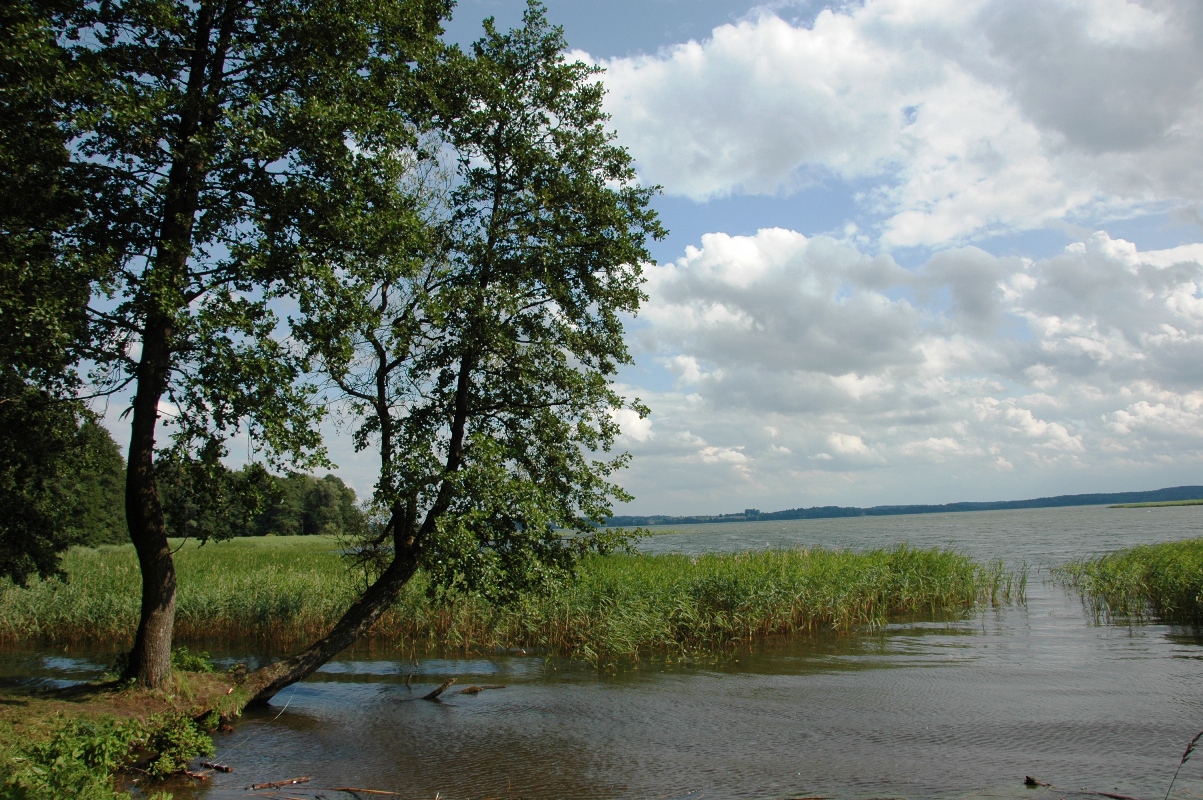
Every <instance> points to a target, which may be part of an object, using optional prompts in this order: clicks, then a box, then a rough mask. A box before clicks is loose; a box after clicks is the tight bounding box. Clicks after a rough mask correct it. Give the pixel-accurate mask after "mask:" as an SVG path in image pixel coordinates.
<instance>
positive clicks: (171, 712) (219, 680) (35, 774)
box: [0, 656, 230, 800]
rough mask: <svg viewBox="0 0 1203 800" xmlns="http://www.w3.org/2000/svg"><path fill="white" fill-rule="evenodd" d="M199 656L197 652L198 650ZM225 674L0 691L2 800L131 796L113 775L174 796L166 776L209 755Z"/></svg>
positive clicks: (150, 792) (144, 791) (150, 793)
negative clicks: (162, 682) (154, 687)
mask: <svg viewBox="0 0 1203 800" xmlns="http://www.w3.org/2000/svg"><path fill="white" fill-rule="evenodd" d="M194 657H195V656H194ZM229 684H230V680H229V677H228V676H225V675H218V674H213V673H198V674H193V673H183V672H177V673H176V674H175V689H174V690H173V691H172V692H159V691H144V690H140V689H136V688H133V687H131V686H128V685H123V684H120V683H118V682H115V681H110V682H108V683H103V684H88V685H83V686H77V687H72V688H71V689H66V690H52V691H44V690H43V691H21V690H9V691H6V692H4V693H2V694H0V799H3V800H18V799H19V800H34V798H38V800H42V799H43V798H46V799H52V798H73V800H116V799H117V798H121V799H122V800H126V799H127V798H129V797H130V795H129V794H128V793H127V792H125V791H122V790H121V789H120V788H119V787H118V786H117V784H116V783H115V781H114V779H115V778H116V777H124V778H126V779H128V780H130V781H133V782H134V783H135V785H137V786H138V787H139V789H140V791H141V795H142V796H143V797H159V798H165V797H169V796H170V795H167V794H166V793H163V792H161V791H157V790H158V789H161V785H160V784H161V781H162V780H163V779H165V778H169V777H171V776H174V775H178V774H180V773H182V772H183V771H184V770H186V769H187V767H188V764H189V762H190V761H192V760H194V759H196V758H200V757H204V756H208V755H212V753H213V741H212V739H211V738H210V737H209V735H208V732H207V731H208V730H209V729H211V728H212V727H215V726H216V725H217V723H218V719H219V717H218V715H217V714H216V713H212V714H209V715H208V716H207V717H206V718H204V719H202V720H201V721H200V722H198V721H196V719H195V717H197V716H199V715H200V714H201V713H202V712H203V711H206V710H208V709H211V708H213V707H214V706H215V705H219V701H220V700H222V699H224V698H225V697H227V691H228V689H229V688H230V686H229Z"/></svg>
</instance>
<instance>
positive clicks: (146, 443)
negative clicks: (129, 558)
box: [124, 320, 176, 689]
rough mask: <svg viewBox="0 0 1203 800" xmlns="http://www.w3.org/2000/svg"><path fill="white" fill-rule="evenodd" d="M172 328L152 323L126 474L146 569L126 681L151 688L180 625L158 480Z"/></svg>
mask: <svg viewBox="0 0 1203 800" xmlns="http://www.w3.org/2000/svg"><path fill="white" fill-rule="evenodd" d="M169 336H170V326H169V325H168V324H167V323H165V322H163V321H161V320H160V321H159V322H158V324H154V325H152V324H151V323H150V322H148V323H147V326H146V329H145V335H144V336H143V341H142V358H141V360H140V362H139V364H138V391H137V393H136V394H135V395H134V415H133V422H132V424H131V426H130V428H131V431H130V446H129V462H128V465H127V468H126V472H125V516H126V520H127V522H128V525H129V533H130V538H131V539H132V540H133V542H134V550H135V551H136V552H137V554H138V566H139V568H140V569H141V571H142V614H141V617H140V619H139V620H138V634H137V637H136V638H135V639H134V649H133V650H131V651H130V656H129V663H128V664H127V666H126V670H125V676H124V677H126V678H133V679H135V680H136V681H137V682H138V684H139V685H140V686H145V687H147V688H150V689H163V688H166V687H167V686H168V685H169V684H170V682H171V630H172V626H173V625H174V623H175V588H176V583H175V564H174V563H173V561H172V558H171V547H170V545H169V544H168V542H167V526H166V523H165V521H164V519H163V506H162V504H161V503H160V502H159V487H158V485H157V483H156V482H155V472H154V468H155V465H154V453H155V426H156V423H157V422H158V415H159V398H160V397H162V396H163V391H164V388H165V387H166V385H167V363H168V358H169V354H168V344H167V341H168V338H169Z"/></svg>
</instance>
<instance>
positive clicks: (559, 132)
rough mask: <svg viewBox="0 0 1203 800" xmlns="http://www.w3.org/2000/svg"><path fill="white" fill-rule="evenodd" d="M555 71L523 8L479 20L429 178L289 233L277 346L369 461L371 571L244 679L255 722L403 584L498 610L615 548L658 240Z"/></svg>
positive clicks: (565, 76)
mask: <svg viewBox="0 0 1203 800" xmlns="http://www.w3.org/2000/svg"><path fill="white" fill-rule="evenodd" d="M564 50H565V44H564V40H563V36H562V33H561V31H560V29H558V28H554V27H551V26H550V25H549V24H548V22H547V20H546V18H545V15H544V12H543V10H542V8H541V6H539V5H538V4H536V3H534V2H531V3H530V4H529V6H528V9H527V12H526V16H525V22H524V25H523V26H522V27H521V28H520V29H517V30H514V31H511V32H508V33H499V32H498V31H497V30H496V29H495V28H494V26H493V23H492V21H491V20H487V21H486V22H485V35H484V37H483V38H482V39H481V41H479V42H478V43H477V44H476V45H475V46H474V48H473V52H472V53H471V54H470V55H460V54H458V53H456V54H454V55H453V56H452V57H449V58H448V59H446V60H445V61H444V62H443V63H442V65H441V67H440V71H439V73H438V74H437V75H433V76H432V81H433V82H434V85H435V86H436V87H441V88H440V91H439V95H440V97H442V98H443V102H442V104H441V105H440V113H441V115H442V116H441V118H440V121H439V125H438V126H437V127H438V131H439V135H440V136H441V139H440V140H439V141H435V142H428V147H427V148H426V149H427V150H428V151H429V152H430V158H429V159H425V160H418V161H415V162H412V163H411V166H410V169H409V170H407V171H406V173H405V174H404V175H399V176H397V177H396V180H395V181H394V182H393V183H391V184H389V183H382V184H376V185H375V186H374V188H373V189H371V191H373V192H376V193H377V194H376V196H375V197H373V198H372V202H371V203H363V204H361V205H360V206H359V207H360V208H365V207H369V206H370V207H371V208H372V209H373V212H372V214H371V215H370V216H368V217H363V216H350V215H342V216H339V215H338V214H337V210H336V209H333V208H327V209H325V210H324V211H323V213H322V214H321V215H320V217H321V220H322V224H321V225H317V226H315V227H314V228H312V229H310V230H308V231H307V234H306V237H305V241H304V246H305V249H306V250H307V252H309V254H310V258H309V259H308V261H307V264H308V268H309V270H310V271H309V274H308V276H307V278H308V280H307V282H306V290H303V291H301V292H300V293H299V297H300V300H301V312H302V313H301V315H300V317H299V319H298V325H297V328H296V335H297V337H298V339H299V340H300V341H302V342H304V343H305V345H306V346H307V347H308V351H309V355H310V356H311V357H312V358H313V359H314V363H315V364H316V365H317V366H319V367H320V370H321V372H322V373H323V374H324V375H325V376H326V377H327V378H328V380H329V390H330V391H331V392H332V393H333V394H334V395H337V396H338V397H339V398H340V399H341V401H342V402H343V404H344V405H345V407H346V409H347V410H348V411H349V412H351V413H352V414H354V416H355V418H356V419H357V420H358V429H357V430H356V434H355V435H356V445H357V447H359V448H361V449H362V448H367V447H374V448H376V449H377V451H378V453H379V456H380V479H379V482H378V484H377V487H376V499H377V501H378V502H379V503H380V505H381V507H383V508H384V509H386V513H385V518H386V520H387V522H386V524H384V525H382V526H381V527H380V529H379V530H378V532H377V536H376V538H375V540H374V541H373V542H371V543H369V544H371V545H377V546H378V548H377V552H379V553H381V554H382V555H383V563H381V564H380V565H379V571H378V573H377V575H376V578H375V580H374V582H373V583H371V585H370V586H369V587H368V588H367V589H366V591H364V592H363V594H362V595H361V596H360V597H359V598H358V599H357V600H356V601H355V602H354V603H353V604H352V605H351V607H350V608H349V609H348V610H347V611H346V613H345V614H344V615H343V617H342V618H341V619H340V620H339V621H338V622H337V623H336V624H335V625H334V626H333V627H332V628H331V630H330V631H329V632H328V633H327V635H326V636H324V637H323V638H322V639H320V640H319V641H317V642H316V643H314V644H313V645H312V646H310V647H308V648H307V649H305V650H303V651H302V652H300V653H298V654H296V655H294V656H292V657H290V658H287V659H284V660H282V661H279V662H277V663H275V664H271V665H268V666H266V667H264V668H262V669H260V670H258V671H257V672H255V673H252V674H251V675H249V676H248V677H247V681H246V684H245V686H244V691H245V692H246V696H247V697H248V699H250V700H252V701H257V702H264V701H266V700H268V699H270V698H271V697H272V696H273V695H274V694H275V693H276V692H278V691H279V690H280V689H281V688H283V687H285V686H288V685H289V684H291V683H293V682H295V681H298V680H300V679H302V678H304V677H305V676H307V675H309V674H311V673H312V672H313V671H314V670H316V669H317V668H318V667H319V666H320V665H321V664H322V663H324V662H325V661H327V660H328V659H330V658H331V657H333V656H334V655H335V654H337V653H338V652H339V651H341V650H342V649H344V648H345V647H347V646H348V645H350V644H351V643H352V642H353V641H354V640H355V639H356V638H357V637H358V636H360V635H361V634H363V633H364V632H365V631H367V630H368V628H369V627H370V626H371V625H372V624H373V623H374V622H375V621H376V620H377V619H378V618H379V617H380V616H381V614H383V613H384V612H385V611H386V610H387V609H388V608H389V606H390V605H391V604H392V603H393V601H394V600H395V599H396V597H397V596H398V594H399V593H400V591H401V589H402V588H403V587H404V586H405V584H406V582H408V581H409V580H410V578H412V577H413V576H414V574H415V572H416V571H417V570H418V569H419V568H425V569H426V570H427V571H428V572H429V573H430V575H431V578H432V580H434V581H435V582H436V584H438V585H442V586H445V587H450V588H456V587H458V588H463V589H468V590H474V591H480V592H482V593H484V594H486V595H487V596H490V597H494V598H497V599H505V598H507V597H512V596H513V595H514V594H515V593H517V592H520V591H523V590H527V589H530V588H533V587H538V586H540V585H543V584H546V583H548V582H549V581H553V580H555V579H557V578H561V577H563V576H565V575H566V573H568V572H570V571H571V569H572V568H573V566H574V564H575V563H576V560H577V559H578V558H579V557H580V556H581V555H582V554H584V553H585V552H588V551H590V550H602V551H604V550H606V549H608V548H610V547H611V546H613V545H614V544H616V543H618V542H620V541H623V539H622V537H621V536H616V535H614V534H611V533H607V532H605V531H602V530H599V529H597V528H596V527H595V526H596V524H597V523H598V522H600V521H602V520H604V519H605V518H606V517H607V516H608V515H609V511H610V508H611V505H610V504H611V502H612V500H613V499H615V498H626V497H627V495H626V493H625V492H624V491H623V490H622V489H621V487H619V486H618V485H616V484H615V483H614V482H613V481H612V475H613V472H614V471H615V470H616V469H618V468H620V467H621V466H622V464H623V463H624V462H625V457H623V456H618V457H609V456H606V455H605V454H606V452H607V451H609V450H610V447H611V445H612V444H613V442H614V438H615V436H616V434H617V432H618V431H617V427H616V426H615V424H614V415H613V412H614V411H615V410H616V409H618V408H621V407H623V406H624V404H626V401H625V400H624V398H622V397H621V396H619V395H618V394H617V393H616V391H615V389H614V386H613V385H612V378H613V376H614V373H615V370H616V368H617V366H618V365H619V364H621V363H625V362H627V361H628V360H629V356H628V354H627V349H626V346H625V343H624V339H623V325H622V315H624V314H633V313H635V312H636V311H637V309H638V306H639V303H640V301H641V299H642V297H643V295H642V293H641V288H640V287H641V283H642V276H641V264H642V263H643V262H645V261H647V260H648V258H649V255H648V252H647V250H646V248H645V243H646V241H647V239H648V237H649V236H655V237H658V236H660V235H662V233H663V232H662V229H661V228H660V226H659V224H658V223H657V221H656V216H655V214H654V212H652V211H651V210H650V209H649V207H648V206H649V201H650V199H651V196H652V193H653V190H651V189H647V188H642V187H640V186H638V185H637V184H636V182H635V175H634V171H633V169H632V162H631V158H630V156H629V155H628V154H627V152H626V151H625V150H624V149H622V148H621V147H619V146H617V145H616V144H615V143H614V141H613V135H612V134H611V133H610V132H609V131H608V130H607V128H606V121H607V117H606V116H605V114H604V113H603V112H602V110H601V101H602V96H603V91H604V90H603V88H602V85H601V83H600V82H599V81H598V80H597V72H598V70H597V68H595V67H592V66H589V65H586V64H583V63H579V62H570V61H568V60H567V59H566V58H565V56H564ZM419 156H420V154H419ZM440 165H441V166H440ZM444 169H445V173H444ZM631 405H632V406H633V407H634V408H636V409H638V410H639V411H640V412H641V413H646V410H645V409H644V408H643V407H642V406H641V405H640V404H639V403H638V402H637V401H636V402H634V403H632V404H631Z"/></svg>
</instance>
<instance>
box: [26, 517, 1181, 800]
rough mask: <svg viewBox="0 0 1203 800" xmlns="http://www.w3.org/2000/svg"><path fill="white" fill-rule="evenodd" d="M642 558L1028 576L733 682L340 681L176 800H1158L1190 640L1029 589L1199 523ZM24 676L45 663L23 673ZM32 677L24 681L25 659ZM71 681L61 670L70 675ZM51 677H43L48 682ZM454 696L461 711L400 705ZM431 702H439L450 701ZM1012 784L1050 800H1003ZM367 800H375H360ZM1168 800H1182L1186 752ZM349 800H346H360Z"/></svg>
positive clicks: (554, 674) (923, 532)
mask: <svg viewBox="0 0 1203 800" xmlns="http://www.w3.org/2000/svg"><path fill="white" fill-rule="evenodd" d="M679 530H680V531H681V532H680V533H676V534H672V535H663V536H657V537H655V538H654V539H652V540H650V541H648V542H646V543H645V549H646V550H649V551H655V552H664V551H670V550H673V551H684V552H700V551H704V550H733V549H746V548H752V547H766V546H773V547H781V546H796V545H815V544H822V545H826V546H829V547H852V548H864V547H875V546H881V545H889V544H894V543H896V542H899V541H903V540H905V541H909V542H910V543H912V544H913V545H916V546H923V547H928V546H952V547H956V548H958V549H960V550H963V551H966V552H968V553H970V554H972V555H974V556H977V557H979V558H1002V559H1004V560H1006V561H1008V562H1012V563H1017V562H1020V561H1026V562H1027V563H1029V564H1031V565H1033V566H1034V569H1033V571H1032V573H1031V579H1030V581H1029V587H1028V602H1027V604H1026V606H1019V607H1013V608H1008V609H1004V610H1000V611H987V612H984V613H979V614H977V615H974V616H972V617H970V618H967V619H965V620H962V621H960V622H955V623H950V624H943V623H941V624H933V623H917V624H908V625H898V626H892V627H890V628H888V629H886V630H882V631H876V632H872V633H868V634H863V635H855V636H844V637H831V636H825V637H819V638H815V639H800V640H794V641H788V642H777V643H775V644H774V645H773V646H772V647H770V648H769V649H768V650H767V651H766V652H763V653H757V654H755V655H750V656H741V657H740V658H739V661H738V662H726V663H722V664H721V665H716V664H714V663H710V664H705V663H693V664H652V665H645V666H644V667H643V668H641V669H639V670H636V671H629V672H624V673H622V674H618V675H599V674H598V673H596V672H595V671H592V670H589V669H588V668H585V667H580V666H574V665H572V664H566V663H560V662H545V661H543V660H542V659H536V658H527V657H515V656H510V657H497V658H482V659H474V660H446V661H436V660H429V661H423V662H420V663H419V665H418V667H417V671H416V674H415V676H414V678H413V681H414V685H413V686H412V687H407V686H406V685H405V679H406V676H407V674H408V673H409V672H410V671H411V669H413V663H412V662H409V661H405V662H393V661H385V660H344V661H339V662H335V663H332V664H330V665H328V666H327V667H326V668H325V669H324V670H323V671H322V672H321V673H320V674H319V675H317V676H315V678H314V679H312V680H309V681H306V682H304V683H302V684H299V685H298V686H296V687H295V688H293V689H288V690H285V691H284V692H282V693H281V694H280V695H279V696H278V697H277V698H276V700H275V703H274V705H273V707H272V708H271V709H269V710H266V711H259V712H255V713H252V714H248V716H247V717H245V718H244V721H243V722H241V723H240V724H239V725H238V727H237V729H236V731H235V732H234V733H232V734H226V735H219V736H218V739H217V744H218V749H219V756H218V758H219V759H220V760H222V761H224V762H225V763H228V764H230V765H232V766H234V768H235V772H234V773H232V774H229V775H217V776H215V777H214V779H213V780H212V781H211V784H210V786H209V787H208V788H206V789H204V790H202V791H198V792H196V793H195V794H189V793H185V794H184V795H181V796H195V797H205V798H227V797H236V796H237V797H241V796H244V795H245V793H246V787H247V786H248V785H249V784H250V783H252V782H262V781H269V780H279V779H284V778H290V777H294V776H302V775H303V776H309V777H310V778H311V781H310V783H308V784H306V785H304V786H298V787H295V788H289V789H287V790H282V791H283V792H284V795H278V796H285V795H287V796H291V797H306V798H311V797H317V796H324V797H329V798H333V797H347V796H349V795H346V794H340V793H338V792H334V791H331V789H332V788H333V787H346V786H350V787H366V788H372V789H379V790H395V791H398V792H400V793H401V796H402V797H405V798H435V797H436V796H438V797H440V798H444V799H445V800H456V799H458V798H484V797H499V798H520V797H524V798H575V797H589V798H661V800H667V798H685V797H688V798H787V797H810V796H816V795H829V796H834V797H882V796H894V797H943V796H951V797H961V796H970V795H972V796H1005V797H1011V796H1025V797H1032V798H1036V797H1038V796H1039V797H1041V798H1043V797H1045V796H1047V797H1049V798H1050V800H1051V799H1052V798H1061V797H1064V796H1066V795H1067V791H1066V790H1073V789H1076V788H1081V787H1086V788H1089V789H1092V790H1102V791H1108V792H1115V793H1120V794H1125V795H1136V796H1139V797H1158V798H1160V797H1162V795H1163V794H1164V793H1165V790H1166V787H1167V785H1168V783H1169V779H1170V776H1171V775H1172V773H1173V770H1174V768H1175V767H1176V766H1177V764H1178V760H1179V757H1180V756H1181V753H1182V749H1183V747H1184V746H1185V744H1186V742H1187V741H1188V740H1189V739H1190V738H1191V737H1192V736H1193V735H1194V734H1195V733H1196V732H1198V731H1199V730H1203V639H1200V638H1199V636H1198V633H1197V632H1194V631H1190V630H1183V629H1173V628H1169V627H1166V626H1162V625H1136V626H1116V625H1100V624H1098V623H1097V622H1096V621H1095V620H1094V619H1093V618H1092V617H1091V616H1090V615H1089V614H1087V613H1085V612H1084V610H1083V608H1082V606H1081V603H1080V602H1079V601H1078V600H1077V599H1075V598H1073V597H1071V596H1070V595H1068V594H1066V593H1065V592H1063V591H1062V590H1061V589H1059V588H1057V587H1056V586H1053V585H1052V584H1050V583H1047V582H1046V581H1045V580H1044V577H1045V575H1046V572H1045V571H1044V569H1045V568H1046V567H1047V566H1048V565H1050V564H1053V563H1059V562H1061V561H1064V560H1066V559H1068V558H1070V557H1074V556H1078V555H1084V554H1089V553H1093V552H1100V551H1103V550H1109V549H1114V548H1116V547H1120V546H1124V545H1129V544H1134V543H1139V542H1151V541H1165V540H1171V539H1180V538H1186V537H1190V536H1198V535H1200V534H1201V533H1203V507H1193V508H1191V507H1187V508H1164V509H1153V510H1150V511H1145V510H1140V511H1136V510H1131V511H1129V510H1108V509H1101V508H1085V509H1083V508H1077V509H1054V510H1024V511H1006V512H980V513H970V514H943V515H927V516H916V517H885V518H875V519H853V520H816V521H799V522H775V523H752V524H746V525H721V526H720V525H714V526H694V527H690V528H688V529H686V528H682V529H679ZM39 658H42V659H44V658H49V657H48V656H45V655H43V656H41V657H39ZM31 659H32V660H31ZM96 666H97V665H96V664H92V665H89V664H88V663H87V662H80V661H75V660H67V659H62V658H60V659H59V660H58V661H57V662H54V661H41V660H39V659H37V658H33V657H31V656H29V657H25V660H24V662H23V666H22V665H18V664H15V663H11V660H10V663H9V664H7V665H6V667H5V671H8V672H9V673H10V674H12V671H13V670H20V671H23V673H24V674H26V675H29V674H32V673H33V672H39V671H40V673H41V674H42V675H43V676H44V677H47V678H55V677H57V678H59V679H70V678H75V679H79V678H80V677H87V676H88V675H87V673H88V670H89V669H91V670H94V669H96ZM71 670H74V672H73V673H72V672H70V671H71ZM65 671H66V672H65ZM450 676H457V677H458V679H459V682H458V684H457V685H458V686H464V685H469V684H486V683H487V684H505V686H506V688H504V689H497V690H491V691H485V692H482V693H480V694H478V695H454V694H451V692H448V693H447V694H445V695H444V698H445V699H444V700H443V701H441V702H423V701H421V700H417V699H415V698H417V697H419V696H420V695H421V694H424V693H425V692H426V691H429V690H430V689H431V688H433V687H434V686H435V685H437V684H439V683H441V682H442V681H443V680H444V679H445V678H446V677H450ZM452 691H454V690H452ZM1025 775H1033V776H1037V777H1039V778H1041V779H1043V780H1044V781H1048V782H1051V783H1053V784H1055V785H1056V786H1057V787H1058V790H1048V789H1035V790H1032V789H1025V788H1024V787H1023V785H1022V782H1023V779H1024V776H1025ZM371 796H372V797H379V795H371ZM1173 796H1174V797H1176V798H1201V797H1203V751H1201V752H1200V754H1199V758H1198V760H1196V761H1188V763H1187V765H1186V766H1185V767H1184V768H1183V770H1182V773H1181V775H1180V776H1179V778H1178V782H1177V784H1176V785H1175V788H1174V793H1173ZM360 797H369V795H363V794H361V795H360Z"/></svg>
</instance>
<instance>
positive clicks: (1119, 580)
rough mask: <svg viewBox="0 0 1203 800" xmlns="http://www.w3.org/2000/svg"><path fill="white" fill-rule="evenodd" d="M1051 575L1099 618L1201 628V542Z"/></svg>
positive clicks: (1125, 553)
mask: <svg viewBox="0 0 1203 800" xmlns="http://www.w3.org/2000/svg"><path fill="white" fill-rule="evenodd" d="M1053 575H1054V577H1056V578H1057V579H1059V580H1060V581H1062V582H1063V583H1065V584H1066V585H1068V586H1071V587H1072V588H1074V589H1076V590H1077V591H1078V592H1080V593H1081V595H1082V599H1083V600H1084V601H1085V602H1086V603H1087V604H1088V605H1089V606H1090V607H1091V609H1092V610H1093V611H1094V613H1095V614H1096V616H1101V617H1104V618H1107V619H1114V618H1136V619H1140V618H1144V617H1149V616H1151V617H1154V618H1156V619H1158V620H1161V621H1163V622H1170V623H1182V624H1195V625H1197V624H1199V623H1201V622H1203V538H1198V539H1187V540H1185V541H1181V542H1163V543H1160V544H1150V545H1140V546H1137V547H1129V548H1125V549H1123V550H1117V551H1116V552H1114V553H1108V554H1106V555H1101V556H1095V557H1092V558H1083V559H1079V560H1077V561H1072V562H1070V563H1068V564H1065V565H1063V566H1060V567H1056V568H1055V569H1054V570H1053Z"/></svg>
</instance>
